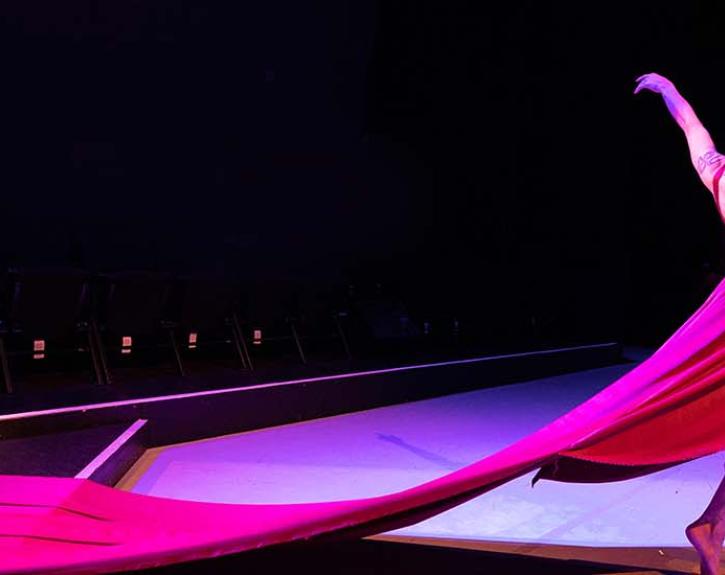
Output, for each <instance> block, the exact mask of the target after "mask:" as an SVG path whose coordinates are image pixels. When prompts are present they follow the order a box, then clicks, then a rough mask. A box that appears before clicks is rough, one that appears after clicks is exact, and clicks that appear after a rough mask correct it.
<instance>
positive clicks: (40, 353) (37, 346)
mask: <svg viewBox="0 0 725 575" xmlns="http://www.w3.org/2000/svg"><path fill="white" fill-rule="evenodd" d="M33 359H45V340H44V339H36V340H33Z"/></svg>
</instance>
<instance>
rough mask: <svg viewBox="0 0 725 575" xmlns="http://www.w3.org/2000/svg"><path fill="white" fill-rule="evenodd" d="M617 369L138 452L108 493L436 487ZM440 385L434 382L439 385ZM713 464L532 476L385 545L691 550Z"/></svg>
mask: <svg viewBox="0 0 725 575" xmlns="http://www.w3.org/2000/svg"><path fill="white" fill-rule="evenodd" d="M632 367H633V366H632V365H631V364H630V365H626V366H615V367H608V368H603V369H596V370H590V371H584V372H579V373H575V374H570V375H563V376H558V377H551V378H545V379H540V380H536V381H531V382H526V383H522V384H516V385H510V386H506V387H500V388H494V389H485V390H481V391H475V392H471V393H464V394H458V395H453V396H448V397H443V398H438V399H432V400H426V401H418V402H413V403H408V404H404V405H397V406H393V407H385V408H380V409H373V410H370V411H365V412H360V413H354V414H349V415H342V416H337V417H330V418H326V419H319V420H314V421H309V422H303V423H298V424H293V425H285V426H281V427H275V428H270V429H264V430H259V431H253V432H247V433H241V434H238V435H233V436H227V437H223V438H216V439H210V440H204V441H199V442H194V443H188V444H183V445H178V446H171V447H166V448H160V449H154V450H150V451H149V452H147V453H146V455H145V456H144V457H143V458H142V459H141V460H140V461H139V462H138V463H137V465H136V466H135V467H134V468H133V469H132V470H131V472H130V473H129V474H128V475H127V476H126V478H125V479H124V481H122V482H121V484H120V486H121V487H124V488H130V489H132V490H133V491H135V492H138V493H145V494H150V495H158V496H163V497H174V498H179V499H190V500H198V501H216V502H228V503H231V502H233V503H293V502H309V501H326V500H336V499H349V498H358V497H368V496H372V495H380V494H383V493H389V492H391V491H396V490H400V489H404V488H406V487H411V486H413V485H416V484H418V483H422V482H424V481H427V480H430V479H433V478H436V477H439V476H441V475H444V474H446V473H448V472H450V471H453V470H455V469H458V468H459V467H462V466H464V465H467V464H469V463H472V462H474V461H477V460H478V459H480V458H482V457H483V456H485V455H487V454H490V453H493V452H495V451H497V450H498V449H501V448H502V447H504V446H506V445H508V444H510V443H512V442H514V441H516V440H518V439H520V438H522V437H524V436H525V435H527V434H529V433H531V432H533V431H535V430H536V429H538V428H539V427H541V426H543V425H545V424H546V423H548V422H549V421H551V420H553V419H554V418H556V417H557V416H559V415H561V414H563V413H565V412H566V411H568V410H569V409H570V408H572V407H573V406H575V405H577V404H578V403H580V402H582V401H583V400H585V399H586V398H588V397H590V396H591V395H593V394H594V393H596V392H597V391H598V390H600V389H602V388H603V387H605V386H606V385H608V384H609V383H611V382H612V381H614V380H615V379H617V378H618V377H619V376H621V375H622V374H624V373H626V372H627V371H628V370H630V369H632ZM441 385H442V386H444V385H445V381H441ZM724 462H725V454H723V453H720V454H717V455H714V456H711V457H707V458H703V459H700V460H696V461H693V462H690V463H687V464H683V465H680V466H678V467H675V468H672V469H668V470H665V471H662V472H659V473H656V474H653V475H649V476H647V477H643V478H639V479H634V480H629V481H625V482H620V483H611V484H596V485H573V484H558V483H553V482H548V481H542V482H540V483H538V484H537V485H536V487H534V488H531V487H530V480H531V475H528V476H525V477H521V478H520V479H518V480H516V481H513V482H511V483H509V484H507V485H503V486H501V487H499V488H497V489H495V490H493V491H491V492H489V493H487V494H484V495H482V496H480V497H478V498H477V499H475V500H473V501H470V502H468V503H466V504H464V505H462V506H460V507H458V508H455V509H453V510H450V511H448V512H446V513H443V514H441V515H439V516H437V517H434V518H432V519H429V520H427V521H425V522H423V523H420V524H418V525H414V526H411V527H408V528H406V529H402V530H399V531H397V532H395V533H396V534H401V535H411V536H419V537H443V538H457V539H459V538H460V539H480V540H486V541H505V542H520V543H541V544H556V545H582V546H587V547H599V546H601V547H612V546H615V547H678V546H682V547H689V544H688V542H687V540H686V539H685V536H684V533H683V531H684V528H685V526H686V525H687V524H688V523H690V522H691V521H692V520H693V519H695V518H696V517H697V516H699V514H700V513H701V512H702V510H703V509H704V508H705V506H706V505H707V503H708V502H709V500H710V497H711V496H712V494H713V492H714V490H715V488H716V487H717V485H718V483H719V481H720V479H721V478H722V476H723V463H724Z"/></svg>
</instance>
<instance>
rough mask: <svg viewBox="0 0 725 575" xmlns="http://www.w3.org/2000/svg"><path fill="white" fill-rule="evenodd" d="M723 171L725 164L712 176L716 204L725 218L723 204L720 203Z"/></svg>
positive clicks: (724, 170)
mask: <svg viewBox="0 0 725 575" xmlns="http://www.w3.org/2000/svg"><path fill="white" fill-rule="evenodd" d="M723 172H725V164H723V165H722V166H720V167H719V168H718V169H717V172H715V175H714V176H713V178H712V195H713V196H714V197H715V205H717V210H718V213H719V214H720V216H721V217H722V218H723V219H724V220H725V213H723V211H722V206H721V205H720V179H721V178H722V175H723Z"/></svg>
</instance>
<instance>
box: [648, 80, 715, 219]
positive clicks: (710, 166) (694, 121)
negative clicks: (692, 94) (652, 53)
mask: <svg viewBox="0 0 725 575" xmlns="http://www.w3.org/2000/svg"><path fill="white" fill-rule="evenodd" d="M642 90H650V91H651V92H655V93H657V94H660V95H661V96H662V98H663V99H664V101H665V104H666V105H667V109H668V110H669V111H670V114H672V117H673V118H674V119H675V121H676V122H677V124H678V125H679V126H680V128H682V131H683V132H685V136H686V137H687V145H688V146H689V148H690V159H691V160H692V165H693V166H694V167H695V169H696V170H697V173H698V174H699V175H700V179H701V180H702V183H703V184H705V186H706V187H707V189H708V190H710V193H711V194H713V196H715V194H718V195H717V196H715V201H716V203H717V205H718V207H720V210H721V212H723V214H722V215H723V217H725V182H723V185H721V186H719V187H720V189H719V190H715V189H714V186H713V177H714V176H715V175H716V173H717V171H718V169H719V168H720V167H722V166H723V165H725V156H723V155H722V154H720V153H719V152H718V151H717V150H716V149H715V144H714V143H713V141H712V138H711V137H710V134H709V133H708V131H707V130H706V129H705V127H704V126H703V125H702V122H700V120H699V118H698V117H697V115H696V114H695V111H694V110H693V109H692V106H690V104H689V103H688V102H687V100H685V99H684V98H683V97H682V95H681V94H680V93H679V92H678V91H677V88H675V85H674V84H673V83H672V82H671V81H670V80H668V79H667V78H665V77H664V76H660V75H659V74H645V75H644V76H640V77H639V78H637V87H636V88H635V90H634V93H635V94H638V93H639V92H640V91H642ZM723 179H725V177H724V178H723ZM721 190H723V191H721Z"/></svg>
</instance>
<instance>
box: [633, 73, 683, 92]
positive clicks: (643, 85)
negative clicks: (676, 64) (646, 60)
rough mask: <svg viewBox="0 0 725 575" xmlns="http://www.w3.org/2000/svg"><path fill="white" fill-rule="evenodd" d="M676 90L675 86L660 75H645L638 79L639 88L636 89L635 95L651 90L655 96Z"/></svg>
mask: <svg viewBox="0 0 725 575" xmlns="http://www.w3.org/2000/svg"><path fill="white" fill-rule="evenodd" d="M674 89H675V85H674V84H673V83H672V82H671V81H670V80H668V79H667V78H665V77H664V76H660V75H659V74H645V75H644V76H640V77H639V78H637V87H636V88H635V89H634V93H635V94H639V93H640V92H641V91H642V90H649V91H650V92H654V93H655V94H664V93H665V92H669V91H672V90H674Z"/></svg>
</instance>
